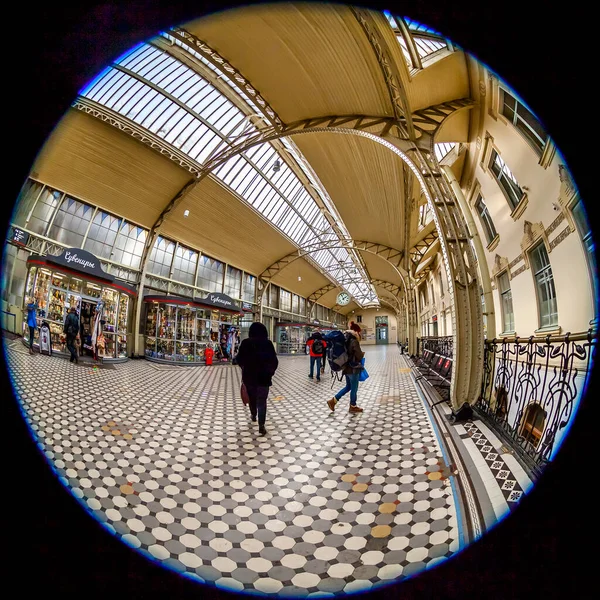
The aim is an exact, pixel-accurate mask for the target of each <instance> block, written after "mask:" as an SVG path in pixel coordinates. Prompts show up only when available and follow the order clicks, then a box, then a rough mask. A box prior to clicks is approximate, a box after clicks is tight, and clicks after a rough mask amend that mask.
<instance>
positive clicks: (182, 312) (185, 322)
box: [177, 307, 196, 340]
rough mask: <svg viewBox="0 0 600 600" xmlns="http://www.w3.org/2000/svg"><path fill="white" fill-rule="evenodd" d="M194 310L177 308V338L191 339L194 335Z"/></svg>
mask: <svg viewBox="0 0 600 600" xmlns="http://www.w3.org/2000/svg"><path fill="white" fill-rule="evenodd" d="M195 325H196V311H195V310H193V309H191V308H181V307H180V308H179V309H178V310H177V339H178V340H193V339H194V337H195Z"/></svg>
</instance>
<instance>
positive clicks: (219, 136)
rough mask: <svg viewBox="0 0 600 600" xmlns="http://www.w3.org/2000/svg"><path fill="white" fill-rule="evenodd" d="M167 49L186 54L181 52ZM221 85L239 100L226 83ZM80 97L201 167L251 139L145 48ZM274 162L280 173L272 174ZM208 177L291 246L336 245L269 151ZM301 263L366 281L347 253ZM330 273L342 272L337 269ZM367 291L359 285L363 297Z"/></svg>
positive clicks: (240, 158)
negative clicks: (349, 267) (348, 269)
mask: <svg viewBox="0 0 600 600" xmlns="http://www.w3.org/2000/svg"><path fill="white" fill-rule="evenodd" d="M168 37H169V39H174V38H171V37H170V36H168ZM174 41H175V42H176V43H177V44H178V45H181V46H182V47H184V48H185V49H186V51H188V52H190V49H189V48H188V47H187V46H186V45H182V44H180V43H179V42H178V41H177V40H175V39H174ZM192 54H194V56H196V57H197V58H198V59H199V60H201V61H202V63H203V64H205V65H208V66H209V67H211V68H212V69H213V70H216V69H214V68H213V67H212V66H211V65H210V64H208V61H206V59H204V58H203V57H202V56H201V55H200V54H198V53H196V52H193V51H192ZM216 71H218V70H216ZM218 72H219V73H220V71H218ZM225 81H227V79H225ZM228 83H229V84H230V85H231V86H232V87H233V88H234V89H236V92H238V93H239V90H237V86H236V85H235V83H234V82H233V81H228ZM83 95H84V96H85V97H87V98H90V99H91V100H94V101H96V102H98V103H100V104H103V105H105V106H107V107H108V108H111V109H112V110H115V111H116V112H119V113H121V114H124V115H125V116H127V117H128V118H130V119H131V120H133V121H134V122H136V123H138V124H139V125H140V126H141V127H144V128H146V129H148V130H149V131H152V132H153V133H155V134H156V135H157V136H159V137H161V138H162V139H164V140H165V141H166V142H167V143H169V144H170V145H172V146H174V147H176V148H179V149H181V151H183V152H185V153H186V154H188V156H190V157H191V158H192V159H193V160H196V161H197V162H198V163H200V164H203V163H204V162H205V161H206V160H208V159H209V158H211V157H212V156H214V155H215V153H216V152H220V151H221V150H222V149H223V150H224V149H225V148H226V147H227V146H228V145H230V144H231V140H232V139H234V138H235V136H236V135H240V134H242V133H250V134H251V133H254V132H256V131H257V130H256V128H255V126H254V125H253V124H252V123H251V122H250V120H249V119H248V117H247V116H245V115H244V113H243V112H242V111H241V110H240V109H239V108H238V107H237V106H235V105H234V104H233V103H232V102H231V101H230V100H229V99H228V98H227V97H226V96H224V95H223V94H222V93H221V92H219V91H218V90H217V89H216V88H214V87H213V86H212V85H211V84H210V83H209V82H207V81H205V80H204V79H203V78H202V77H201V76H200V75H199V74H198V73H195V72H194V71H193V70H192V69H190V68H189V67H188V66H187V65H184V64H183V63H181V62H180V61H178V60H177V59H176V58H174V57H173V56H170V55H169V54H167V53H166V52H164V51H162V50H160V49H158V48H156V47H153V46H151V45H148V44H143V45H140V46H139V47H137V48H135V49H134V50H132V52H130V53H129V54H128V55H126V56H125V57H123V58H122V59H121V60H120V64H119V65H116V66H114V67H112V68H110V69H107V70H106V71H104V72H103V73H102V75H101V76H100V77H99V78H98V79H97V80H96V81H94V82H92V84H91V85H90V86H89V87H88V88H87V90H85V91H84V92H83ZM252 105H253V106H254V104H253V103H252ZM282 143H283V144H284V146H285V147H286V149H288V151H289V153H290V155H291V156H292V158H294V159H295V160H296V163H297V164H298V165H299V166H300V168H301V169H302V170H303V171H304V173H305V174H306V176H307V177H308V178H309V180H310V181H311V183H312V185H313V187H314V189H315V190H316V191H317V193H318V194H319V196H320V197H321V199H322V200H323V202H324V204H325V206H327V208H328V209H329V210H330V212H331V214H332V216H334V218H336V219H338V222H339V227H340V229H341V231H342V232H343V235H344V236H345V237H350V236H349V234H348V233H347V231H346V229H345V227H344V226H343V223H342V222H341V220H340V219H339V217H338V215H337V212H336V211H335V207H334V206H333V203H332V202H331V201H330V199H329V198H328V196H327V193H326V192H325V191H324V190H323V189H322V186H321V184H320V182H319V181H318V178H317V177H316V175H314V173H313V171H312V169H311V168H310V165H308V164H307V163H306V160H305V159H304V157H303V156H302V155H301V154H300V153H299V152H298V151H297V149H296V147H295V145H294V144H293V143H292V142H291V141H290V140H282ZM276 161H278V164H279V168H278V170H276V171H274V170H273V166H274V165H275V163H276ZM212 175H213V176H215V177H217V178H218V179H220V180H221V181H222V182H223V183H224V184H225V185H227V186H230V189H232V190H233V191H235V192H237V193H238V194H239V195H240V196H241V197H242V198H243V199H244V200H245V201H246V202H248V203H249V204H250V205H251V206H253V207H254V208H255V210H257V211H259V212H260V213H261V214H262V215H263V216H264V217H265V218H266V219H267V220H269V221H270V222H271V223H272V224H273V225H274V226H276V227H278V228H279V229H280V231H282V232H283V233H284V234H285V235H287V236H288V237H289V239H290V240H292V242H293V243H295V244H297V245H298V246H300V245H302V244H306V243H315V242H316V241H317V239H320V240H322V241H327V240H335V239H337V235H336V233H335V232H334V231H333V229H332V228H331V225H330V224H329V222H328V221H327V219H326V218H325V216H324V215H323V214H322V212H321V209H320V208H319V206H318V205H317V203H316V202H315V200H314V198H313V197H312V196H311V195H310V194H309V193H308V191H307V190H306V189H305V187H304V186H303V184H302V182H301V181H300V179H299V178H298V177H297V176H296V174H295V173H294V172H293V170H292V169H290V168H289V166H288V165H287V164H286V163H285V161H283V160H282V159H281V156H280V155H279V153H278V152H277V151H276V149H275V148H274V146H273V145H272V144H270V143H263V144H258V145H256V146H254V147H252V148H250V149H249V150H248V151H247V152H245V153H244V154H243V155H235V156H232V157H231V158H230V159H229V160H227V161H226V162H225V163H223V164H222V165H220V166H219V167H218V168H217V169H216V170H215V171H213V172H212ZM307 259H308V260H310V262H313V263H314V264H316V265H318V267H320V268H322V269H323V270H325V271H327V269H329V268H331V267H332V266H335V265H339V262H340V260H341V261H342V262H353V263H354V264H355V265H358V267H359V268H358V270H357V271H356V272H357V273H358V275H359V276H362V277H366V273H364V270H363V269H362V267H361V264H360V261H358V256H357V255H356V253H355V252H354V251H352V252H351V253H348V252H347V251H346V250H344V249H332V250H322V251H319V252H318V253H316V254H313V255H312V256H308V257H307ZM336 272H340V273H341V270H340V269H339V268H338V270H337V271H336ZM369 287H370V286H369V285H368V284H366V283H365V289H367V290H368V289H369ZM348 291H350V290H348Z"/></svg>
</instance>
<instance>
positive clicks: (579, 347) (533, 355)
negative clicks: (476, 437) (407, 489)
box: [474, 329, 598, 474]
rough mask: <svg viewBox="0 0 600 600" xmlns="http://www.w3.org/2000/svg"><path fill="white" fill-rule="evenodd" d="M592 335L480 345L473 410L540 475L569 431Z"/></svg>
mask: <svg viewBox="0 0 600 600" xmlns="http://www.w3.org/2000/svg"><path fill="white" fill-rule="evenodd" d="M597 343H598V339H597V333H596V332H594V333H593V332H592V330H591V329H590V330H589V331H588V332H587V333H579V334H575V335H571V334H570V333H567V334H566V335H565V336H561V337H556V338H554V339H552V338H551V337H550V336H547V337H546V338H534V337H533V336H532V337H530V338H528V339H524V340H521V339H520V338H518V337H517V338H511V339H508V338H504V339H502V340H497V339H493V340H491V341H490V340H486V342H485V354H486V359H490V360H485V361H484V365H485V368H484V374H483V381H482V387H481V390H482V393H481V396H480V398H479V400H478V402H477V403H476V404H475V406H474V409H475V411H476V413H477V414H479V415H480V416H481V418H482V419H483V420H485V421H486V422H488V424H489V425H490V427H492V428H493V429H494V430H495V431H497V432H498V433H499V434H500V436H501V437H502V438H503V439H505V440H507V441H508V442H509V444H510V445H511V447H513V448H514V449H515V450H516V451H517V452H518V454H519V456H520V457H521V458H522V459H523V460H524V462H525V463H526V464H527V465H528V466H529V467H530V468H531V469H532V472H533V473H534V474H539V473H541V471H542V469H543V467H545V466H546V465H547V463H548V462H549V461H550V460H551V459H552V458H553V455H554V453H555V452H556V450H557V449H558V447H559V446H560V442H561V441H562V437H563V436H564V435H565V434H566V432H567V431H568V429H569V425H570V424H571V422H572V420H573V417H574V415H575V413H576V411H577V405H578V403H579V401H580V399H581V398H582V396H583V394H584V393H585V391H586V389H587V387H588V385H589V379H590V375H591V367H592V363H593V361H594V358H595V354H596V346H597Z"/></svg>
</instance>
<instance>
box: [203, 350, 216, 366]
mask: <svg viewBox="0 0 600 600" xmlns="http://www.w3.org/2000/svg"><path fill="white" fill-rule="evenodd" d="M214 355H215V351H214V350H213V349H212V348H207V349H206V350H205V351H204V359H205V360H206V364H207V365H212V364H213V356H214Z"/></svg>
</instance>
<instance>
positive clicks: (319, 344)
mask: <svg viewBox="0 0 600 600" xmlns="http://www.w3.org/2000/svg"><path fill="white" fill-rule="evenodd" d="M324 349H325V347H324V346H323V340H321V339H319V338H316V339H315V340H314V341H313V343H312V351H313V353H314V354H320V355H321V356H323V350H324Z"/></svg>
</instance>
